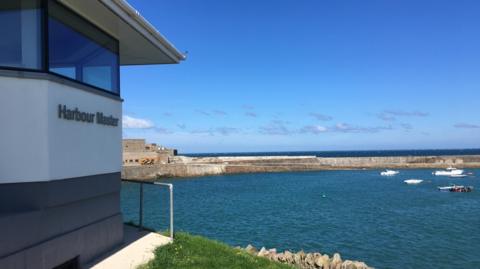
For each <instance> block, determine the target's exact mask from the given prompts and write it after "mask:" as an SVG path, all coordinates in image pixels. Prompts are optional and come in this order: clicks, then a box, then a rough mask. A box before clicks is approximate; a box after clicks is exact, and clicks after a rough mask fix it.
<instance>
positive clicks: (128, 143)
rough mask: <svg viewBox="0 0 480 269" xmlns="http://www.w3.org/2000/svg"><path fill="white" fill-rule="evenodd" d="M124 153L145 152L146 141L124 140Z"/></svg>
mask: <svg viewBox="0 0 480 269" xmlns="http://www.w3.org/2000/svg"><path fill="white" fill-rule="evenodd" d="M122 147H123V152H143V151H145V139H123V140H122Z"/></svg>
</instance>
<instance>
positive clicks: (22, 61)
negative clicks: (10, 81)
mask: <svg viewBox="0 0 480 269" xmlns="http://www.w3.org/2000/svg"><path fill="white" fill-rule="evenodd" d="M41 16H42V12H41V10H40V3H39V0H1V1H0V66H4V67H15V68H29V69H40V68H41V66H42V62H41V61H42V56H41V55H42V54H41V51H42V50H41V48H42V43H41Z"/></svg>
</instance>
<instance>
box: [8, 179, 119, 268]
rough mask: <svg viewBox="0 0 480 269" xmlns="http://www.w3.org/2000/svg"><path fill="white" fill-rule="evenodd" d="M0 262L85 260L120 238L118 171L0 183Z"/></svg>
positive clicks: (31, 264)
mask: <svg viewBox="0 0 480 269" xmlns="http://www.w3.org/2000/svg"><path fill="white" fill-rule="evenodd" d="M0 238H1V240H0V268H12V269H17V268H18V269H25V268H39V269H47V268H48V269H49V268H53V267H55V266H57V265H59V264H61V263H63V262H65V261H67V260H69V259H72V258H75V257H78V258H79V260H80V262H81V263H86V262H88V261H90V260H91V259H93V258H95V257H96V256H98V255H100V254H102V253H104V252H106V251H108V250H110V249H111V248H112V247H114V246H116V245H118V244H120V243H121V242H122V240H123V221H122V217H121V213H120V173H111V174H103V175H94V176H88V177H79V178H72V179H64V180H55V181H47V182H33V183H11V184H0Z"/></svg>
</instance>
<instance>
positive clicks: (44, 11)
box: [0, 0, 121, 97]
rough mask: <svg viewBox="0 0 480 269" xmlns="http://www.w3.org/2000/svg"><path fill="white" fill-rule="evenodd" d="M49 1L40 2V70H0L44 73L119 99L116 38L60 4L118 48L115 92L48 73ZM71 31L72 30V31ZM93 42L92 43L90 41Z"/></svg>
mask: <svg viewBox="0 0 480 269" xmlns="http://www.w3.org/2000/svg"><path fill="white" fill-rule="evenodd" d="M49 1H55V0H40V14H41V18H40V22H39V23H40V43H41V48H40V53H41V55H40V58H41V63H40V66H41V67H40V68H38V69H37V68H25V67H12V66H3V65H0V70H11V71H27V72H34V73H46V74H49V75H51V76H55V77H59V78H62V79H65V80H68V81H70V82H73V83H78V84H80V85H83V86H87V87H90V88H93V89H94V90H97V91H101V92H103V93H107V94H110V95H113V96H116V97H120V93H121V84H120V42H119V40H118V39H117V38H115V37H114V36H112V35H111V34H109V33H107V32H106V31H104V30H103V29H101V28H100V27H97V26H96V25H95V24H93V23H91V22H90V21H89V20H87V19H85V18H84V17H83V16H81V15H80V14H78V13H77V12H75V11H74V10H72V9H71V8H69V7H68V6H65V5H63V4H62V3H58V5H61V7H62V8H64V9H66V10H67V11H68V12H71V13H73V14H74V15H75V16H77V18H78V19H79V20H82V21H83V22H84V23H86V24H89V25H90V26H91V27H93V28H95V29H96V30H98V31H100V32H101V33H103V34H105V35H106V36H108V37H109V38H111V39H113V40H115V42H116V44H117V47H118V52H117V53H118V55H117V56H118V58H117V65H116V79H117V82H116V83H117V88H118V89H116V90H117V91H114V90H115V89H113V90H107V89H103V88H100V87H98V86H95V85H92V84H89V83H85V82H83V81H80V80H76V79H73V78H70V77H67V76H63V75H60V74H58V73H55V72H52V71H50V63H49V59H50V58H49V57H50V46H49V25H48V24H49V23H48V22H49V16H50V15H49V9H48V7H49ZM72 30H73V29H72ZM85 37H86V38H88V39H90V38H89V37H87V36H85ZM92 42H93V41H92Z"/></svg>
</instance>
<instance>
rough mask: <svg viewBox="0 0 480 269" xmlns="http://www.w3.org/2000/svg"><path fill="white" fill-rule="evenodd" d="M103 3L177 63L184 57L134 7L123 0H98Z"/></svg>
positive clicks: (184, 57)
mask: <svg viewBox="0 0 480 269" xmlns="http://www.w3.org/2000/svg"><path fill="white" fill-rule="evenodd" d="M99 1H100V2H101V3H102V4H103V5H105V6H106V7H108V8H109V9H110V10H111V11H112V12H114V13H115V14H116V15H117V16H119V17H121V18H123V19H124V20H126V21H127V23H129V24H130V25H131V26H132V27H134V28H135V30H137V31H138V32H140V33H141V34H142V35H143V36H144V37H145V38H147V39H148V40H149V41H150V42H151V43H152V44H154V45H155V46H157V47H158V48H159V49H160V50H162V51H163V52H164V53H165V54H167V55H168V56H169V57H170V58H171V59H172V60H173V61H174V62H175V63H179V62H181V61H183V60H185V59H186V55H185V54H183V53H181V52H180V51H179V50H178V49H177V48H175V46H174V45H173V44H172V43H170V42H169V41H168V40H167V39H166V38H165V37H164V36H163V35H162V34H161V33H160V32H158V31H157V29H155V27H154V26H153V25H151V24H150V23H149V22H148V21H147V20H146V19H145V18H144V17H143V16H142V15H140V13H139V12H138V11H137V10H136V9H134V8H133V7H132V6H131V5H130V4H128V3H127V2H126V1H125V0H99Z"/></svg>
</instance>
